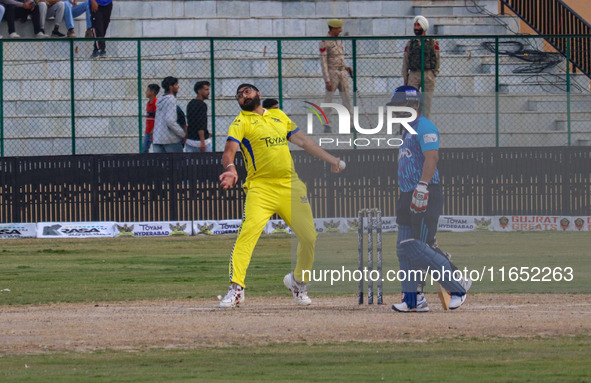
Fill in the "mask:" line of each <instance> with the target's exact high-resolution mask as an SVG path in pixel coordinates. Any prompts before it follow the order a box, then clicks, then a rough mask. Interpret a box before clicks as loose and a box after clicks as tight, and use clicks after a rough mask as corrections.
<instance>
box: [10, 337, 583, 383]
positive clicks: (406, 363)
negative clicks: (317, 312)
mask: <svg viewBox="0 0 591 383" xmlns="http://www.w3.org/2000/svg"><path fill="white" fill-rule="evenodd" d="M590 348H591V338H589V337H576V338H549V339H540V338H538V339H492V340H487V341H482V340H474V339H453V340H446V341H435V342H431V343H428V344H427V343H403V344H396V343H379V344H371V343H346V344H324V345H305V344H283V345H269V346H260V347H231V348H230V347H228V348H206V349H198V350H186V351H180V350H174V351H162V350H150V351H144V352H122V351H106V352H96V353H85V354H69V353H66V354H48V355H21V356H7V357H1V358H0V380H1V381H3V382H43V383H46V382H60V383H68V382H113V381H116V382H142V383H144V382H233V381H234V382H238V381H239V382H280V381H281V382H284V381H291V382H296V381H300V382H382V381H385V382H442V381H450V382H451V381H453V382H469V383H473V382H590V381H591V378H590V375H589V374H590V372H591V371H590V367H589V364H588V362H589V356H590V352H589V349H590ZM25 365H26V366H27V367H25Z"/></svg>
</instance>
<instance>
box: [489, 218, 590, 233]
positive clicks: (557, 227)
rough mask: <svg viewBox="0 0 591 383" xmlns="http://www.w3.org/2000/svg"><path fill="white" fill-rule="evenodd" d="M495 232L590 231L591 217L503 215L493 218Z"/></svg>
mask: <svg viewBox="0 0 591 383" xmlns="http://www.w3.org/2000/svg"><path fill="white" fill-rule="evenodd" d="M494 228H495V231H548V230H550V231H591V217H584V216H583V217H582V216H579V217H569V216H559V215H537V216H532V215H503V216H495V217H494Z"/></svg>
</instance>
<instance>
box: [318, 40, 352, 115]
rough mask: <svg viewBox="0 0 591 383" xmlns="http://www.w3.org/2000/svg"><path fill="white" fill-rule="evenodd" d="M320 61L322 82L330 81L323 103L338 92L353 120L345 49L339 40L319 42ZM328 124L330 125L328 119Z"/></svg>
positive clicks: (330, 100) (327, 101)
mask: <svg viewBox="0 0 591 383" xmlns="http://www.w3.org/2000/svg"><path fill="white" fill-rule="evenodd" d="M320 60H321V63H322V76H323V77H324V81H325V82H327V81H330V83H331V85H332V91H330V92H329V91H326V94H325V95H324V102H325V103H330V102H332V97H333V95H334V92H335V90H336V89H338V90H339V94H340V95H341V100H342V101H343V106H345V108H347V110H348V111H349V113H350V114H351V118H353V108H352V107H351V100H350V96H349V72H347V66H346V65H345V48H344V47H343V43H342V41H340V40H322V41H320ZM327 117H328V118H329V124H330V117H329V116H327Z"/></svg>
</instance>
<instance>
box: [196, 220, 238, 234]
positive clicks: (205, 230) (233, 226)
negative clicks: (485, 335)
mask: <svg viewBox="0 0 591 383" xmlns="http://www.w3.org/2000/svg"><path fill="white" fill-rule="evenodd" d="M241 223H242V221H241V220H239V219H230V220H225V221H193V233H194V235H219V234H236V233H238V228H239V227H240V224H241Z"/></svg>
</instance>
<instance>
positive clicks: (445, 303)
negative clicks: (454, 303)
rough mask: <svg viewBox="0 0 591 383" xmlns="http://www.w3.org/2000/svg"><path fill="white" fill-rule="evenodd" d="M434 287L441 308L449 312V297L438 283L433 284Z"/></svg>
mask: <svg viewBox="0 0 591 383" xmlns="http://www.w3.org/2000/svg"><path fill="white" fill-rule="evenodd" d="M435 286H436V287H437V296H438V297H439V300H440V301H441V305H442V306H443V309H444V310H449V303H450V302H451V295H449V293H448V292H447V290H445V289H444V288H443V287H441V285H440V284H439V282H435Z"/></svg>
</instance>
